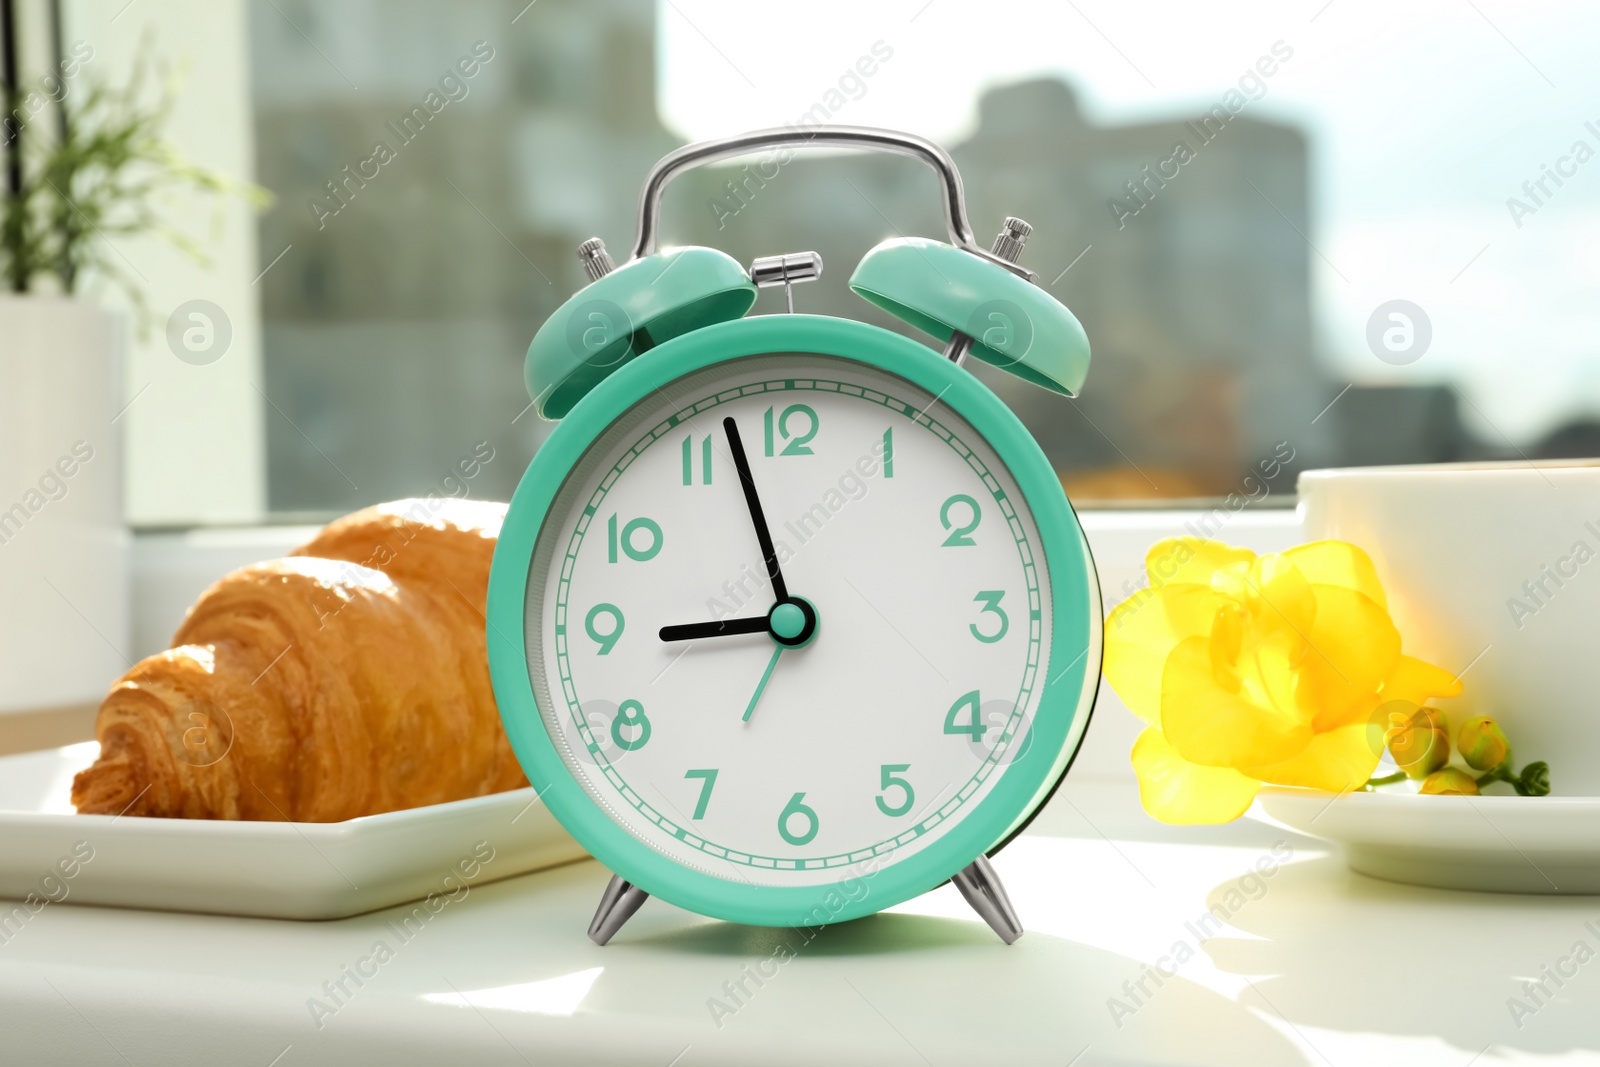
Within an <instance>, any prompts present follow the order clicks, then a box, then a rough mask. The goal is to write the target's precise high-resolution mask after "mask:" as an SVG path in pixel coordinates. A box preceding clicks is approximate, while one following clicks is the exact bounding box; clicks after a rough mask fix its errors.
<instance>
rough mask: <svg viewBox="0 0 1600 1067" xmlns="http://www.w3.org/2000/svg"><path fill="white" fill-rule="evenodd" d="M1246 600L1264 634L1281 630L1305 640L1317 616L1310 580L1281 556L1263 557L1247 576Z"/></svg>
mask: <svg viewBox="0 0 1600 1067" xmlns="http://www.w3.org/2000/svg"><path fill="white" fill-rule="evenodd" d="M1244 584H1245V593H1244V601H1245V603H1246V605H1247V606H1248V607H1249V609H1250V617H1251V620H1252V622H1254V623H1255V625H1256V626H1257V628H1258V629H1260V630H1261V631H1262V632H1263V633H1274V632H1281V631H1284V630H1285V629H1287V631H1288V632H1289V633H1288V636H1290V637H1298V638H1299V640H1300V641H1305V640H1306V639H1307V638H1308V637H1309V635H1310V633H1311V628H1312V626H1313V625H1315V623H1316V619H1317V598H1316V594H1315V593H1314V592H1312V588H1311V583H1310V582H1308V581H1306V578H1305V575H1303V574H1301V573H1300V570H1299V568H1297V567H1296V566H1294V564H1292V563H1286V562H1284V559H1283V557H1282V556H1262V557H1261V558H1260V559H1258V560H1256V561H1255V562H1254V563H1253V564H1251V566H1250V573H1249V575H1247V576H1246V577H1245V579H1244Z"/></svg>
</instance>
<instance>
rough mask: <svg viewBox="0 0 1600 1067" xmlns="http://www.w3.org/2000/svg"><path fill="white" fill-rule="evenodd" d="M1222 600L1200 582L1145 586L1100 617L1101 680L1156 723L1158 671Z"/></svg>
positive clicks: (1206, 627)
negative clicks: (1103, 622)
mask: <svg viewBox="0 0 1600 1067" xmlns="http://www.w3.org/2000/svg"><path fill="white" fill-rule="evenodd" d="M1222 603H1223V600H1222V598H1221V597H1220V596H1218V595H1217V594H1216V593H1214V592H1213V591H1212V590H1211V589H1209V588H1208V587H1206V586H1203V585H1169V586H1165V587H1163V588H1161V589H1146V590H1141V591H1140V592H1138V593H1135V594H1134V595H1133V596H1131V597H1129V598H1128V599H1127V600H1124V601H1123V602H1122V603H1121V604H1118V605H1117V607H1116V610H1115V611H1113V612H1112V613H1111V616H1110V617H1109V618H1108V619H1106V629H1105V642H1106V644H1105V665H1104V667H1103V670H1104V672H1105V676H1106V681H1108V682H1110V683H1111V687H1112V688H1113V689H1115V690H1116V691H1117V696H1119V697H1121V698H1122V702H1123V703H1124V704H1126V705H1127V706H1128V709H1129V710H1130V711H1132V712H1133V713H1134V714H1135V715H1137V716H1139V717H1140V718H1141V719H1143V720H1145V721H1146V722H1148V723H1149V724H1150V725H1151V726H1159V725H1160V724H1161V673H1162V670H1163V669H1164V668H1165V667H1166V663H1167V657H1168V656H1169V655H1171V654H1172V650H1173V649H1174V648H1176V647H1177V646H1178V642H1180V641H1182V640H1184V639H1185V638H1189V637H1194V636H1196V635H1199V634H1206V633H1209V632H1210V631H1211V623H1212V619H1213V618H1215V616H1216V614H1217V608H1218V607H1220V606H1221V605H1222Z"/></svg>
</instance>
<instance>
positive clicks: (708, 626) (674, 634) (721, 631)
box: [661, 615, 768, 641]
mask: <svg viewBox="0 0 1600 1067" xmlns="http://www.w3.org/2000/svg"><path fill="white" fill-rule="evenodd" d="M767 628H768V626H767V617H766V616H765V615H758V616H757V617H755V618H753V619H718V620H714V621H712V622H686V623H683V624H682V625H679V626H663V627H662V628H661V640H663V641H698V640H700V639H701V638H702V637H728V636H731V635H733V634H764V633H766V632H767Z"/></svg>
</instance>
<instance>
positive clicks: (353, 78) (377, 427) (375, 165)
mask: <svg viewBox="0 0 1600 1067" xmlns="http://www.w3.org/2000/svg"><path fill="white" fill-rule="evenodd" d="M519 9H522V11H521V14H520V15H519ZM656 10H657V9H656V5H655V4H654V3H653V2H652V0H540V2H539V3H538V5H537V6H536V7H534V8H532V9H531V10H529V9H523V8H522V3H521V2H519V0H466V2H463V3H459V4H455V5H450V6H448V7H446V6H442V5H434V4H428V3H423V2H421V0H405V2H402V3H395V4H385V5H377V4H372V3H359V4H357V3H349V4H345V3H329V2H322V0H257V2H256V3H255V4H254V5H253V7H252V19H253V25H252V33H251V41H252V49H253V56H252V60H253V64H254V73H253V80H254V94H255V109H256V116H257V122H256V135H257V140H256V143H257V156H258V168H257V172H258V175H259V177H260V180H261V182H262V183H263V184H264V185H266V186H267V187H269V188H270V189H271V190H272V191H273V192H274V193H275V194H276V195H277V197H278V203H277V206H276V207H275V208H274V209H273V210H272V211H271V212H270V213H268V214H267V215H265V216H264V217H263V220H262V224H261V225H262V230H261V248H262V253H263V257H264V258H265V259H270V258H271V257H272V256H275V255H277V254H278V253H279V251H280V250H283V256H282V259H281V261H278V262H276V263H274V265H273V266H272V267H271V269H269V270H268V271H267V273H266V274H265V275H264V277H263V278H262V279H261V281H260V285H261V288H262V290H263V301H264V317H265V346H266V359H265V363H266V368H267V372H266V383H265V391H266V394H267V397H268V399H269V402H270V409H269V411H268V412H267V423H268V446H269V488H270V505H271V507H272V509H273V510H274V511H277V512H285V511H301V512H304V511H310V512H332V511H338V510H341V509H345V508H348V507H352V506H356V505H359V504H362V503H366V502H370V501H372V500H376V499H381V498H385V497H393V496H399V495H404V494H409V493H418V492H427V491H429V490H430V489H436V490H437V489H439V488H440V486H439V483H440V482H441V481H442V479H443V478H444V477H446V476H447V474H448V472H449V470H450V468H451V466H452V465H453V464H454V463H455V462H456V461H457V460H458V459H459V458H461V457H463V456H465V455H467V454H469V453H470V452H471V451H472V449H473V447H474V445H475V444H476V443H477V442H479V441H487V442H489V443H490V444H492V445H493V446H494V448H495V450H496V458H495V460H494V461H493V462H492V463H490V464H489V465H488V466H487V467H486V468H485V470H484V471H483V473H482V474H481V475H480V476H479V477H478V479H477V480H476V481H475V482H474V484H473V486H472V493H473V495H474V496H479V497H497V498H502V499H503V498H505V497H508V496H509V495H510V493H511V490H512V489H513V487H514V485H515V483H516V479H517V478H518V476H519V475H520V473H521V471H522V469H523V468H524V466H525V465H526V462H527V460H528V458H529V457H530V456H531V454H532V451H533V450H534V448H536V447H537V443H538V440H539V439H540V438H541V437H542V435H543V434H544V433H546V432H547V431H548V427H547V426H546V425H544V424H541V423H539V422H538V420H537V419H536V418H535V417H534V416H533V415H532V414H531V413H527V414H524V413H523V412H524V408H525V406H526V405H527V398H526V397H525V396H524V395H523V392H522V388H521V360H522V355H523V352H524V351H525V349H526V346H527V343H528V340H529V339H530V338H531V337H532V335H533V333H534V331H535V330H536V329H537V328H538V326H539V324H540V323H541V322H542V321H543V320H544V319H545V318H546V317H547V316H548V315H549V314H550V313H551V312H552V311H553V310H554V309H555V308H556V307H557V306H558V305H559V304H560V302H561V301H562V300H564V299H565V298H566V297H567V296H569V295H570V294H571V293H572V292H574V291H575V290H576V289H578V288H579V287H580V286H581V284H582V283H583V280H584V279H583V275H582V273H581V271H580V269H579V267H578V263H577V260H576V258H575V257H574V255H573V249H574V247H575V246H576V244H577V243H578V242H579V241H580V240H582V239H584V238H586V237H589V236H593V235H600V236H602V237H604V238H605V239H606V241H607V242H608V244H609V245H610V246H611V248H612V250H613V252H614V254H615V255H617V256H618V257H619V258H620V257H622V256H623V255H625V254H626V250H627V248H628V247H629V245H630V244H631V243H632V240H633V237H634V233H633V228H634V225H635V212H636V204H637V196H638V190H639V185H640V183H641V181H642V179H643V177H644V175H645V173H646V171H647V170H648V169H649V167H650V166H651V164H653V163H654V162H655V161H656V160H657V159H658V158H659V157H660V156H661V155H663V154H664V153H666V152H667V151H670V150H671V149H672V148H673V147H675V146H676V145H677V144H679V143H680V139H679V138H677V137H676V136H675V135H673V134H672V133H671V132H670V131H668V130H666V129H665V128H664V127H663V126H662V125H661V121H660V119H659V116H658V112H657V107H656V97H655V84H656V75H655V43H656V32H657V27H656V22H655V20H656ZM514 18H526V19H528V20H532V21H530V22H527V23H523V24H521V25H517V24H515V23H513V21H512V20H513V19H514ZM491 53H492V55H491ZM334 56H337V57H338V66H335V64H334V62H333V60H332V59H331V58H330V57H334ZM474 60H475V62H473V61H474ZM463 62H466V66H462V63H463ZM468 68H472V69H473V71H474V72H473V73H472V74H471V75H470V76H469V75H467V74H465V73H464V71H465V70H467V69H468ZM352 86H358V87H359V91H352V89H351V87H352ZM429 94H432V97H430V95H429ZM833 120H834V121H839V122H848V121H850V116H849V115H848V114H847V113H846V114H839V115H835V116H834V117H833ZM380 145H381V146H386V147H387V148H388V150H389V153H390V156H389V157H385V158H380V157H383V156H384V153H383V152H382V151H380V147H379V146H380ZM1180 145H1181V146H1183V149H1184V151H1183V152H1182V153H1179V152H1178V146H1180ZM951 148H952V152H953V154H954V155H955V156H956V158H957V161H958V163H959V164H960V166H961V170H962V175H963V177H964V179H965V182H966V187H967V193H968V199H969V205H970V208H971V215H972V219H973V225H974V227H975V229H976V230H977V231H978V233H979V237H980V239H982V240H987V239H988V238H989V237H990V236H991V235H992V234H993V232H994V231H995V230H996V228H997V227H998V226H999V224H1000V222H1001V220H1002V218H1003V217H1004V216H1006V215H1018V216H1021V217H1023V218H1025V219H1027V220H1028V221H1029V222H1031V223H1032V224H1033V226H1034V233H1033V236H1032V238H1031V240H1030V241H1029V244H1028V248H1027V252H1026V255H1025V262H1026V263H1027V264H1028V265H1029V266H1030V267H1032V268H1033V269H1034V270H1036V271H1038V272H1039V275H1040V283H1041V284H1042V285H1044V286H1045V287H1046V288H1047V289H1049V291H1050V292H1052V293H1054V294H1055V295H1056V296H1058V297H1059V298H1060V299H1061V300H1062V301H1063V302H1064V303H1065V304H1066V305H1067V306H1068V307H1070V308H1071V309H1072V310H1073V311H1074V312H1075V313H1076V314H1077V315H1078V316H1079V318H1080V319H1081V320H1082V321H1083V323H1084V326H1085V328H1086V329H1087V330H1088V333H1089V337H1090V340H1091V343H1092V346H1093V349H1094V365H1093V367H1092V369H1091V372H1090V375H1089V381H1088V384H1087V386H1086V388H1085V390H1084V395H1083V396H1082V398H1081V399H1078V400H1075V401H1071V400H1066V399H1064V398H1061V397H1058V396H1055V395H1053V394H1050V393H1047V392H1045V391H1043V390H1039V389H1036V388H1033V387H1030V386H1025V385H1022V384H1020V383H1018V382H1016V381H1014V380H1013V379H1011V378H1009V377H1008V376H1006V375H1005V374H1004V373H1001V372H997V371H993V370H992V369H990V368H987V367H983V366H978V367H977V368H975V369H976V372H977V373H978V374H979V375H980V376H981V377H983V378H984V379H985V380H986V381H987V382H988V383H989V384H990V385H991V386H992V387H993V388H995V389H996V391H997V392H999V393H1000V394H1001V395H1002V396H1003V397H1004V399H1006V401H1007V402H1008V403H1010V404H1011V405H1012V407H1013V408H1014V409H1015V410H1016V411H1017V412H1018V414H1019V415H1021V417H1022V418H1023V420H1024V421H1025V422H1026V423H1027V424H1028V426H1029V428H1030V429H1031V430H1032V432H1033V433H1034V435H1035V437H1037V438H1038V440H1039V442H1040V443H1041V445H1042V446H1043V447H1044V449H1045V451H1046V453H1047V454H1048V455H1049V457H1050V458H1051V460H1052V462H1053V463H1054V464H1055V465H1056V467H1057V469H1058V470H1059V471H1060V472H1061V474H1062V477H1063V481H1064V482H1065V483H1066V484H1067V486H1068V488H1069V492H1070V493H1071V494H1072V495H1073V497H1074V499H1077V500H1080V501H1081V500H1093V499H1112V500H1125V499H1132V498H1178V497H1195V496H1213V495H1223V494H1226V493H1228V492H1230V491H1233V490H1235V489H1238V488H1239V487H1240V483H1241V480H1242V479H1243V478H1244V477H1245V476H1246V475H1247V474H1248V473H1249V472H1250V471H1251V470H1252V469H1253V468H1254V467H1256V465H1257V464H1259V463H1260V462H1261V461H1263V460H1267V459H1270V458H1279V459H1281V458H1282V457H1283V456H1284V455H1285V454H1286V453H1285V448H1287V449H1290V450H1292V453H1293V455H1294V457H1295V458H1294V459H1293V461H1291V462H1290V463H1289V465H1288V466H1289V470H1288V471H1287V472H1286V473H1284V474H1282V475H1280V477H1279V479H1278V480H1277V481H1276V482H1275V484H1274V485H1273V486H1272V487H1271V488H1272V490H1273V493H1274V498H1275V499H1286V498H1288V497H1289V495H1290V493H1291V490H1292V486H1293V471H1294V470H1295V469H1299V468H1303V467H1305V466H1309V465H1317V464H1327V463H1337V462H1348V461H1368V460H1367V459H1366V457H1368V456H1371V457H1372V459H1371V461H1374V462H1376V461H1380V459H1381V461H1386V462H1402V461H1413V460H1423V459H1429V458H1435V457H1443V456H1451V455H1457V454H1469V453H1470V451H1471V450H1470V448H1469V447H1468V445H1467V444H1464V442H1465V441H1466V438H1465V435H1464V434H1463V433H1462V431H1461V428H1460V420H1459V418H1458V417H1457V415H1456V413H1455V409H1454V397H1453V394H1449V393H1448V391H1447V390H1439V389H1432V388H1423V389H1420V390H1408V389H1385V390H1363V389H1359V388H1358V389H1355V390H1352V392H1351V395H1348V396H1345V397H1343V398H1342V399H1341V400H1340V402H1339V403H1338V404H1337V405H1335V406H1334V408H1332V409H1331V411H1330V412H1329V413H1328V415H1327V417H1321V414H1322V411H1323V409H1324V407H1325V406H1326V405H1327V404H1328V401H1329V400H1330V399H1331V398H1333V397H1334V396H1335V395H1336V394H1338V393H1339V390H1340V389H1341V388H1342V387H1343V386H1344V384H1345V383H1344V382H1343V381H1332V380H1330V379H1328V378H1327V377H1326V375H1325V374H1324V372H1322V371H1321V370H1320V369H1319V367H1318V365H1317V363H1316V362H1315V361H1314V359H1313V350H1312V349H1313V344H1312V311H1311V262H1312V261H1311V257H1312V256H1313V255H1314V254H1315V253H1314V251H1313V249H1312V248H1311V245H1310V243H1309V241H1308V239H1307V235H1308V234H1310V233H1311V231H1312V225H1311V220H1310V195H1311V194H1310V189H1309V184H1308V167H1307V152H1308V148H1307V143H1306V139H1305V137H1304V135H1303V134H1302V133H1301V132H1300V131H1299V130H1297V129H1294V128H1292V127H1289V126H1286V125H1283V124H1280V123H1276V122H1269V121H1265V120H1263V119H1260V118H1257V117H1256V116H1255V115H1254V114H1253V113H1252V112H1251V105H1249V104H1248V103H1247V104H1246V105H1245V106H1244V108H1243V109H1242V110H1241V111H1239V112H1238V113H1237V114H1230V113H1229V112H1227V111H1226V109H1224V108H1221V107H1218V108H1216V109H1213V110H1212V111H1210V112H1200V113H1197V114H1195V115H1193V116H1183V115H1179V116H1174V117H1173V119H1172V120H1171V121H1165V122H1154V123H1144V124H1136V125H1124V126H1098V125H1095V124H1093V123H1090V122H1088V121H1086V119H1085V118H1084V116H1083V114H1082V113H1081V111H1080V110H1079V107H1078V103H1077V100H1076V98H1075V96H1074V94H1073V92H1072V90H1071V89H1070V88H1069V87H1068V85H1066V84H1065V83H1064V82H1062V81H1060V80H1057V79H1036V80H1030V81H1024V82H1020V83H1016V84H1011V85H1007V86H1002V87H997V88H995V89H992V90H991V91H989V92H987V93H986V94H985V95H984V96H983V98H982V99H981V100H980V101H979V106H978V121H977V124H976V127H975V129H974V131H973V133H972V135H971V136H970V137H969V138H968V139H967V140H965V141H964V142H962V143H960V144H955V145H952V146H951ZM753 173H755V172H754V171H753V170H752V169H751V168H748V167H746V165H745V163H744V162H743V161H741V162H739V163H735V164H727V165H720V166H717V167H713V168H706V169H703V170H699V171H695V172H691V173H690V174H688V175H686V176H684V177H683V178H682V179H680V180H679V181H678V182H677V183H675V184H674V185H673V186H672V187H671V188H670V189H669V191H668V194H667V197H666V200H665V204H664V214H663V220H664V221H663V242H664V243H666V244H674V243H678V244H681V243H694V244H707V245H713V246H715V247H719V248H722V249H725V250H726V251H728V252H729V253H731V254H732V255H734V256H736V257H737V258H739V259H740V260H741V261H743V262H747V263H748V262H749V261H750V260H751V259H752V258H754V257H756V256H762V255H772V254H776V253H781V252H793V251H802V250H807V249H815V250H817V251H819V252H821V253H822V255H823V257H824V260H825V263H826V270H825V274H824V277H823V278H822V280H821V281H820V282H818V283H816V284H813V285H807V286H804V287H802V288H800V289H799V290H797V292H796V304H797V307H798V309H799V310H802V311H808V312H815V313H820V314H831V315H843V316H849V317H854V318H860V319H863V320H865V321H869V322H875V323H878V324H880V325H883V326H886V327H888V328H891V329H896V330H899V331H900V332H903V333H907V334H912V335H914V334H913V332H912V331H911V330H910V329H909V328H908V327H905V326H904V325H903V324H901V323H899V322H898V321H897V320H894V319H892V318H890V317H889V316H887V315H886V314H885V313H884V312H882V311H879V310H878V309H876V308H874V307H872V306H870V305H868V304H867V303H866V302H865V301H862V300H860V299H858V298H857V297H855V296H854V295H853V294H851V293H850V292H849V290H848V288H847V287H846V285H845V282H846V280H847V279H848V277H849V275H850V272H851V271H852V270H853V268H854V266H855V264H856V263H857V262H858V261H859V259H860V257H861V256H862V254H864V253H865V252H866V251H867V250H868V249H869V248H871V247H872V246H873V245H874V244H876V243H877V242H878V241H880V240H882V239H884V238H886V237H892V236H895V235H898V234H923V235H929V236H936V237H942V236H943V234H944V226H943V222H942V220H941V217H940V211H939V198H938V191H937V186H936V184H935V182H934V180H933V177H932V175H931V174H930V173H929V172H928V171H927V170H926V168H924V167H922V166H921V165H920V164H918V163H916V162H915V161H912V160H908V159H903V158H899V157H883V156H870V155H865V154H861V153H835V154H822V153H801V154H799V155H797V156H796V157H795V158H794V159H793V160H792V161H791V162H789V163H787V164H786V165H784V166H783V167H781V168H780V169H779V170H778V172H777V173H776V175H772V174H771V170H770V168H769V169H768V170H766V171H765V173H766V174H767V175H768V177H766V178H762V177H761V176H760V174H759V173H755V177H754V178H752V174H753ZM782 299H783V297H782V294H781V293H780V292H776V291H771V292H767V293H764V294H763V295H762V297H761V300H760V301H759V302H758V304H757V306H756V312H757V313H761V312H763V311H776V310H779V309H780V308H781V307H782V304H781V301H782ZM1368 394H1371V395H1368ZM1402 394H1404V396H1403V395H1402ZM1280 492H1281V494H1282V496H1279V495H1278V494H1279V493H1280Z"/></svg>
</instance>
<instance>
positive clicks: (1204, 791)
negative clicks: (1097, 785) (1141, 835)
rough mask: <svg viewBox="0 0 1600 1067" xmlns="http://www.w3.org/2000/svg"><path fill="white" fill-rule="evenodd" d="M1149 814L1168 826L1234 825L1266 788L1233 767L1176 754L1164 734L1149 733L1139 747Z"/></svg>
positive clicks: (1136, 753)
mask: <svg viewBox="0 0 1600 1067" xmlns="http://www.w3.org/2000/svg"><path fill="white" fill-rule="evenodd" d="M1133 769H1134V770H1135V771H1136V772H1138V775H1139V800H1140V802H1141V803H1143V804H1144V810H1145V811H1147V812H1149V813H1150V815H1151V816H1152V817H1154V818H1156V819H1159V820H1161V821H1162V822H1164V823H1175V824H1179V825H1190V824H1196V823H1221V822H1232V821H1233V820H1234V819H1237V818H1238V817H1239V816H1241V815H1243V814H1244V813H1245V810H1246V809H1247V808H1249V807H1250V802H1251V801H1252V800H1254V799H1255V795H1256V790H1258V789H1259V788H1261V783H1260V782H1257V781H1256V780H1255V779H1253V778H1247V777H1245V776H1244V775H1242V774H1240V773H1239V772H1238V771H1236V770H1233V769H1232V768H1230V767H1202V766H1200V765H1199V764H1197V763H1190V762H1189V761H1188V760H1186V759H1184V758H1183V757H1182V756H1180V755H1178V753H1177V752H1176V751H1174V750H1173V748H1172V746H1171V745H1169V744H1168V743H1167V739H1166V738H1165V737H1164V736H1162V733H1161V731H1160V730H1156V729H1148V730H1145V731H1144V732H1143V733H1142V734H1140V735H1139V740H1138V741H1135V742H1134V745H1133Z"/></svg>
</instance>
